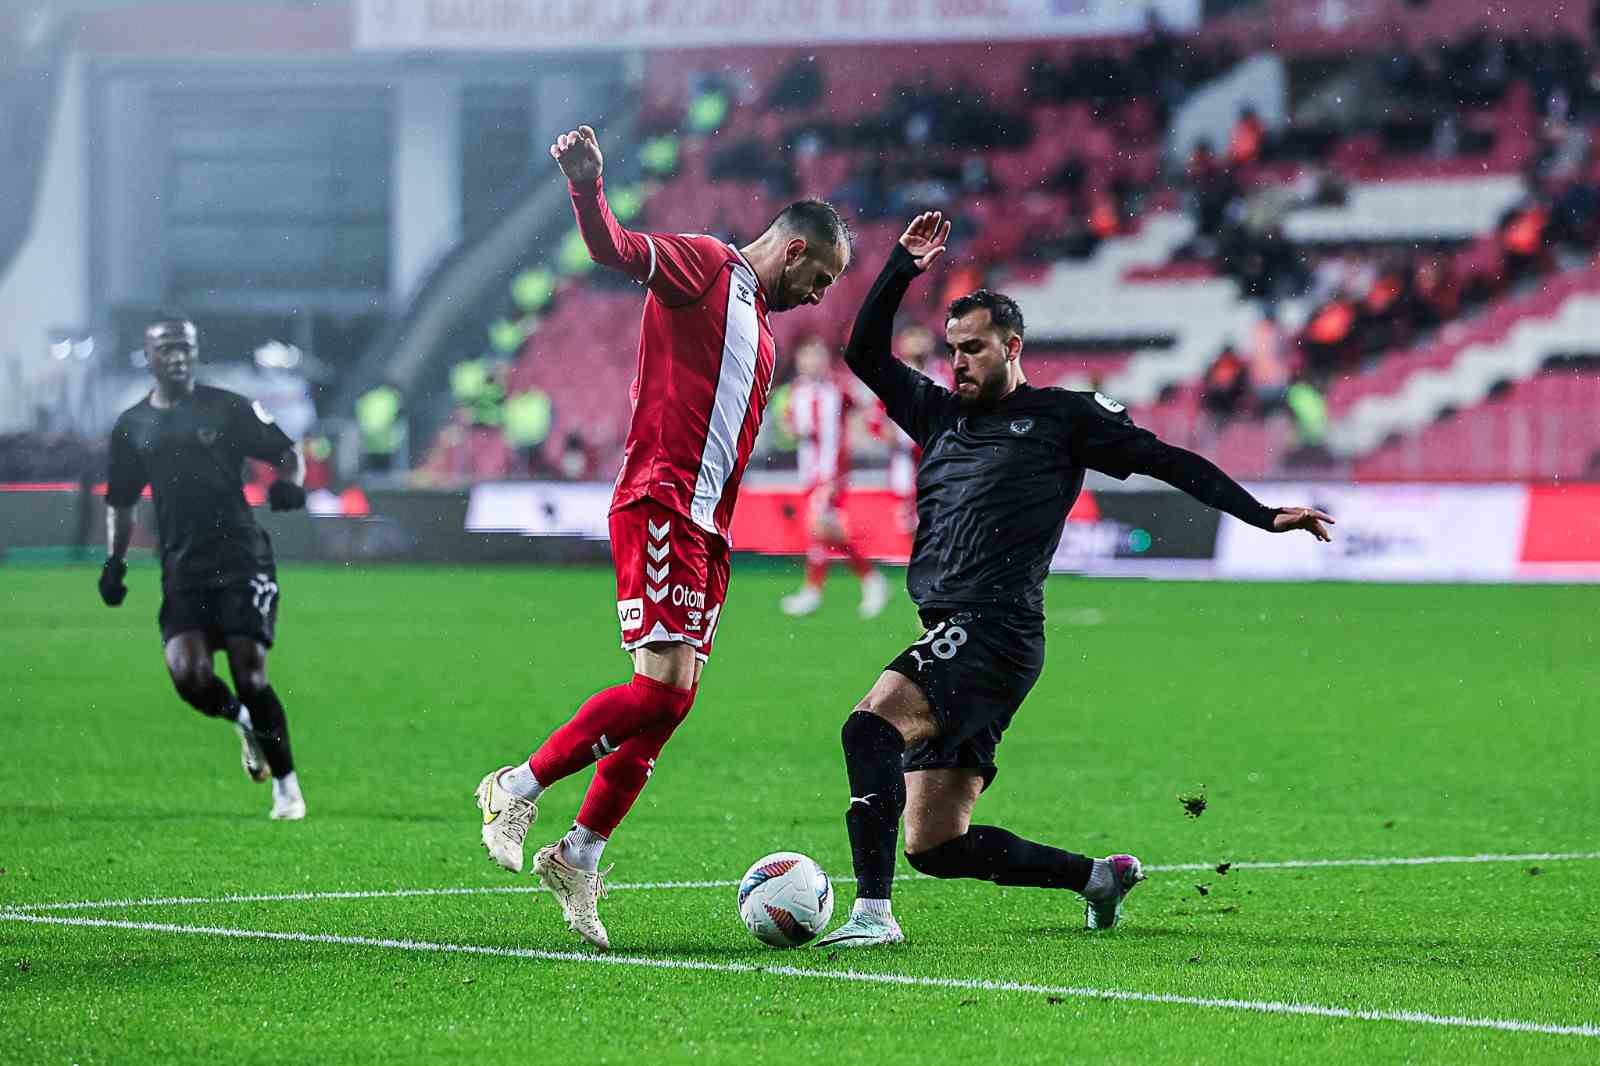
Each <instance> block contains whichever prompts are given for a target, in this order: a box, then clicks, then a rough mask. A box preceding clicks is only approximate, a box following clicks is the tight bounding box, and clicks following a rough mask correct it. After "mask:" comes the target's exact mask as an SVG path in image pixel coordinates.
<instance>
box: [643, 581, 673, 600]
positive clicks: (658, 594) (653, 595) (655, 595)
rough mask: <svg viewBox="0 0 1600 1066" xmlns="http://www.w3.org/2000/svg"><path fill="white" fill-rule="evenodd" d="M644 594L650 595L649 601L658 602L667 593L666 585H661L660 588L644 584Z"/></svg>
mask: <svg viewBox="0 0 1600 1066" xmlns="http://www.w3.org/2000/svg"><path fill="white" fill-rule="evenodd" d="M644 594H645V595H646V596H649V597H650V602H651V603H660V602H661V601H662V599H664V598H665V597H666V595H667V586H665V585H662V586H661V587H660V588H654V589H653V588H651V587H650V586H649V585H646V586H645V587H644Z"/></svg>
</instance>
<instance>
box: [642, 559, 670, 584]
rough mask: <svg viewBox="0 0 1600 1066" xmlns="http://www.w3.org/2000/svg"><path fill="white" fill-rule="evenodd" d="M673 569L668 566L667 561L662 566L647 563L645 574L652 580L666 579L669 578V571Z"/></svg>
mask: <svg viewBox="0 0 1600 1066" xmlns="http://www.w3.org/2000/svg"><path fill="white" fill-rule="evenodd" d="M671 569H672V567H670V566H668V565H667V564H666V563H662V564H661V565H660V566H651V565H650V564H649V563H646V564H645V568H644V576H645V577H647V578H649V579H650V580H651V581H665V580H666V579H667V571H668V570H671Z"/></svg>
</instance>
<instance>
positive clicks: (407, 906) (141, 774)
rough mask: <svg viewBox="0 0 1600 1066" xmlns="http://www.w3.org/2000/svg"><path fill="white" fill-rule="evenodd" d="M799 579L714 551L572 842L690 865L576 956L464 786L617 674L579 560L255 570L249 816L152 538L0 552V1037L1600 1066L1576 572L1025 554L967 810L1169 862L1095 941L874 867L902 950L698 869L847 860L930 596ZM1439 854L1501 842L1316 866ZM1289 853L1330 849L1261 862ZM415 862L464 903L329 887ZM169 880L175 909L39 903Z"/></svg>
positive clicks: (348, 1054) (1583, 620)
mask: <svg viewBox="0 0 1600 1066" xmlns="http://www.w3.org/2000/svg"><path fill="white" fill-rule="evenodd" d="M797 573H798V571H797V570H790V569H788V568H786V567H771V566H768V567H763V566H760V565H755V566H752V565H750V564H749V563H748V562H746V563H744V564H743V565H742V566H741V565H738V564H736V573H735V577H734V582H733V589H732V594H733V597H732V601H731V603H730V606H729V608H728V610H727V611H726V613H725V615H724V619H723V622H722V628H721V632H720V633H719V636H718V642H717V649H716V657H715V659H714V660H713V661H712V663H711V665H710V667H709V669H708V670H707V673H706V676H705V679H704V682H703V685H702V694H701V697H700V700H699V703H698V705H697V706H696V708H695V710H694V712H693V714H692V716H691V718H690V720H689V721H688V723H687V724H686V725H685V726H684V728H683V729H682V730H681V731H680V732H679V734H678V736H677V737H676V738H675V739H674V740H673V742H672V743H671V745H669V747H668V748H667V751H666V753H665V755H664V757H663V758H662V760H661V763H660V766H659V767H658V769H657V771H656V774H655V777H654V779H653V780H652V781H651V783H650V785H649V787H648V788H647V789H646V791H645V794H644V796H643V797H642V799H641V800H640V802H639V805H638V806H637V807H636V808H635V810H634V812H633V814H632V816H631V818H630V819H629V820H628V821H627V822H626V823H625V824H624V826H623V828H622V829H621V830H620V831H619V832H618V834H617V836H616V837H615V839H614V840H613V842H612V845H611V847H610V849H609V850H608V853H607V860H608V861H612V862H615V864H616V867H615V870H614V872H613V873H612V875H611V879H612V881H613V882H615V883H617V884H618V885H635V886H637V885H640V884H641V883H656V882H672V881H713V882H719V884H718V885H716V886H712V887H699V888H696V887H654V888H647V887H619V888H618V889H616V890H615V891H613V893H612V895H611V897H610V898H609V899H608V900H606V901H605V902H604V903H603V904H602V907H603V911H602V913H603V915H604V917H605V919H606V922H607V924H608V926H609V928H610V931H611V936H612V940H613V944H614V945H615V950H614V952H613V955H612V956H611V957H610V958H609V961H598V960H596V959H595V958H594V957H592V956H590V955H588V954H587V953H586V952H583V951H581V950H580V946H579V945H578V943H577V942H576V940H575V939H574V938H573V937H572V936H571V935H570V934H568V933H567V932H566V930H565V929H564V928H563V927H562V924H561V922H560V920H559V910H558V908H557V907H556V905H555V903H554V901H553V900H551V899H550V898H549V897H548V896H545V895H543V894H542V893H536V892H533V891H530V890H529V889H530V886H531V884H532V881H531V879H529V878H526V877H524V878H516V877H513V876H512V875H510V874H506V873H503V872H501V871H499V870H498V869H496V868H494V867H492V866H491V865H490V864H489V863H488V861H487V860H486V859H485V857H484V855H483V852H482V850H481V849H480V847H479V845H478V841H477V826H476V819H477V812H476V810H475V808H474V807H473V804H472V798H471V792H472V788H473V786H474V785H475V784H476V782H477V780H478V778H479V776H480V775H481V774H482V773H484V772H485V771H486V770H488V769H491V768H493V767H494V766H497V765H500V764H502V763H506V762H509V761H512V760H514V759H516V758H519V757H522V756H524V755H526V753H527V752H528V751H529V750H530V749H531V748H532V746H534V745H535V744H537V743H538V742H539V741H540V740H542V739H543V737H544V736H545V735H546V733H547V732H548V731H549V730H550V729H551V728H552V727H553V726H555V725H556V724H557V723H558V722H560V721H561V720H562V719H564V718H565V717H566V716H567V715H568V714H569V713H570V711H571V710H572V708H573V707H574V706H575V705H576V704H577V703H578V702H579V701H580V700H582V699H583V698H584V697H585V696H587V695H588V694H589V693H590V692H592V691H593V690H595V689H596V688H599V687H602V686H605V685H609V684H612V683H615V682H616V681H617V680H618V679H620V678H622V677H623V676H625V672H626V661H625V659H624V658H623V657H622V655H621V654H620V653H619V652H618V651H617V650H616V630H615V627H616V619H615V612H614V610H613V604H612V601H613V594H612V584H611V577H610V575H609V573H606V572H603V571H599V570H569V571H545V570H534V569H527V570H519V569H481V570H472V571H455V570H443V569H439V570H428V569H374V570H357V569H339V568H326V569H319V568H306V567H297V566H291V567H286V568H285V569H284V570H283V572H282V573H281V575H280V577H281V582H282V586H283V603H282V613H281V617H280V639H279V644H278V647H277V649H276V651H275V652H274V655H273V659H272V675H273V679H274V681H275V683H276V685H277V688H278V691H279V693H280V694H281V695H282V697H283V699H284V703H285V705H286V706H287V708H288V710H289V714H290V718H291V722H292V725H293V731H294V740H295V747H296V751H297V755H298V758H299V761H300V768H301V778H302V781H303V784H304V787H305V792H306V797H307V801H308V804H309V808H310V816H309V818H308V819H307V820H306V821H305V822H304V823H300V824H274V823H270V822H269V821H268V820H267V818H266V810H267V807H268V796H267V792H266V789H265V787H264V786H256V785H251V784H250V783H249V782H248V781H246V779H245V778H244V776H243V774H242V773H241V772H240V770H239V767H238V762H237V745H236V742H235V741H234V738H233V734H232V732H231V730H229V729H227V728H226V727H225V726H222V725H220V724H218V723H215V722H211V721H207V720H204V719H202V718H200V717H199V716H198V715H196V714H195V713H194V712H192V711H190V710H188V709H187V708H185V707H184V706H183V705H182V704H180V703H179V702H178V700H177V699H176V697H175V696H174V695H173V694H172V693H171V691H170V689H169V686H168V683H167V681H166V677H165V674H164V672H163V668H162V664H161V656H160V649H159V643H158V638H157V632H156V628H155V612H156V607H157V602H158V598H159V597H158V592H157V587H156V586H157V581H156V575H155V572H154V570H153V568H151V567H150V566H148V565H146V566H144V567H142V568H136V569H135V571H134V572H133V574H132V575H131V576H130V586H131V588H132V594H131V595H130V597H129V599H128V602H127V603H126V605H124V607H123V608H121V609H120V610H117V611H110V610H107V609H105V608H104V607H102V606H101V605H100V604H99V602H98V600H97V599H96V597H95V592H94V577H95V572H94V571H93V570H92V569H87V568H85V569H72V568H57V569H47V568H41V569H26V568H24V569H8V570H0V677H3V683H0V753H3V758H0V867H3V869H0V1062H4V1063H12V1062H16V1063H74V1062H75V1063H86V1064H87V1063H130V1062H133V1063H138V1062H171V1061H190V1062H200V1061H206V1062H228V1063H244V1062H273V1063H297V1064H298V1063H356V1062H373V1061H380V1060H381V1061H392V1062H433V1063H438V1062H472V1063H475V1064H479V1063H482V1062H484V1061H504V1062H521V1061H533V1062H543V1061H548V1060H550V1059H551V1058H552V1057H554V1058H555V1059H557V1060H559V1061H583V1062H588V1063H639V1062H651V1063H656V1062H680V1061H683V1062H686V1061H689V1060H691V1059H693V1060H696V1061H698V1062H707V1063H746V1062H748V1061H749V1060H750V1059H751V1057H752V1056H753V1055H756V1054H760V1053H762V1052H763V1050H765V1051H769V1052H771V1051H775V1052H778V1053H781V1054H785V1055H790V1056H801V1057H803V1058H805V1059H806V1060H809V1061H814V1062H825V1063H829V1064H833V1063H860V1064H863V1066H884V1064H888V1063H902V1062H904V1063H911V1062H963V1063H965V1062H973V1063H977V1062H983V1063H996V1062H1003V1063H1062V1062H1075V1061H1084V1062H1099V1063H1108V1062H1130V1063H1133V1062H1137V1063H1141V1064H1161V1063H1180V1062H1184V1063H1186V1062H1203V1061H1215V1062H1223V1061H1225V1062H1229V1063H1281V1062H1285V1061H1289V1060H1291V1059H1292V1058H1296V1057H1310V1056H1315V1057H1316V1059H1317V1060H1318V1061H1338V1062H1362V1063H1367V1062H1398V1061H1411V1062H1440V1063H1461V1062H1467V1061H1492V1062H1495V1063H1497V1064H1505V1063H1516V1062H1537V1063H1540V1064H1541V1066H1544V1064H1549V1063H1561V1062H1572V1063H1578V1062H1587V1063H1593V1062H1596V1061H1600V932H1597V930H1600V884H1597V880H1596V875H1597V874H1600V854H1597V852H1596V849H1600V773H1597V767H1600V755H1597V753H1600V713H1597V710H1600V696H1597V693H1600V641H1597V639H1596V630H1597V626H1596V618H1597V610H1596V609H1597V607H1600V592H1597V591H1594V590H1589V589H1583V588H1570V587H1523V588H1498V587H1468V588H1463V587H1425V588H1419V587H1372V586H1349V585H1253V586H1245V585H1209V584H1163V583H1139V582H1108V581H1084V580H1072V579H1053V580H1052V582H1051V585H1050V588H1049V593H1048V599H1049V606H1050V625H1049V640H1050V648H1049V656H1048V663H1047V666H1046V668H1045V673H1044V677H1043V679H1042V680H1041V682H1040V684H1039V686H1038V687H1037V688H1036V689H1035V691H1034V693H1033V696H1032V698H1031V699H1030V700H1029V702H1028V703H1027V704H1026V705H1025V706H1024V708H1023V710H1022V712H1021V713H1020V714H1019V715H1018V717H1017V721H1016V723H1015V725H1014V726H1013V728H1012V731H1011V732H1010V733H1009V734H1008V736H1007V738H1006V741H1005V743H1004V744H1003V745H1002V747H1001V750H1000V764H1001V773H1000V777H999V779H998V781H997V782H996V784H995V786H994V788H993V789H991V790H990V792H989V793H988V795H986V796H985V798H984V799H983V801H982V802H981V803H980V805H979V808H978V811H979V814H978V817H979V819H980V820H982V821H985V822H990V823H994V824H999V825H1004V826H1007V827H1008V828H1011V829H1013V830H1014V831H1016V832H1019V833H1022V834H1024V835H1028V836H1032V837H1035V838H1039V839H1044V840H1048V841H1050V842H1053V843H1057V844H1060V845H1062V846H1066V847H1070V848H1073V849H1075V850H1081V851H1086V852H1090V853H1093V854H1105V853H1107V852H1110V851H1114V850H1130V851H1133V852H1135V853H1137V854H1139V855H1140V856H1141V857H1143V858H1144V860H1145V861H1146V863H1147V864H1151V865H1153V866H1156V867H1165V868H1166V869H1163V870H1161V871H1160V872H1157V873H1155V874H1153V875H1152V877H1151V880H1150V881H1149V882H1148V883H1147V884H1145V885H1144V886H1142V887H1141V888H1139V889H1138V890H1137V891H1136V892H1135V893H1134V894H1133V895H1132V896H1131V897H1130V900H1129V903H1128V907H1127V911H1126V915H1125V921H1124V924H1123V926H1122V927H1120V928H1119V929H1117V930H1115V931H1112V932H1110V933H1108V934H1090V933H1086V932H1085V931H1084V930H1083V929H1082V928H1081V924H1082V913H1081V906H1080V905H1079V903H1078V902H1077V897H1075V896H1072V895H1070V894H1064V893H1050V892H1043V891H1026V890H1018V889H997V888H995V887H994V886H991V885H987V884H981V883H977V882H970V881H969V882H940V881H933V880H928V879H918V878H911V877H909V874H910V871H909V869H907V868H905V867H904V865H903V864H902V872H903V874H904V875H907V876H906V877H905V879H903V880H902V881H901V883H900V884H899V887H898V889H897V892H896V897H895V903H896V913H897V914H898V915H899V917H900V920H901V922H902V924H903V925H904V927H905V929H906V931H907V933H908V935H909V937H910V942H909V943H908V944H906V945H904V946H903V947H901V948H898V949H893V950H887V951H881V952H877V953H856V954H852V953H842V954H839V955H837V956H834V955H828V954H825V953H823V952H816V951H808V950H804V949H802V950H798V951H789V952H776V951H773V950H771V949H768V948H764V947H762V946H761V945H759V944H757V943H756V942H755V941H754V940H753V939H751V938H750V937H749V936H748V935H747V934H746V933H745V931H744V930H743V928H742V927H741V926H740V924H739V922H738V920H737V916H736V914H735V908H734V904H733V890H732V888H731V887H729V886H728V885H727V884H726V882H731V881H732V880H734V879H736V878H737V877H738V876H739V875H740V874H741V873H742V872H743V871H744V869H745V867H746V866H747V865H748V864H749V863H750V862H752V861H753V860H754V859H755V858H757V857H758V856H760V855H762V854H765V853H766V852H769V851H773V850H779V849H794V850H799V851H804V852H807V853H809V854H811V855H812V856H814V857H816V858H817V859H818V860H819V861H820V862H821V863H822V865H823V866H824V868H825V869H827V870H828V871H829V872H830V873H832V874H834V875H835V876H836V877H838V876H840V875H847V874H848V873H849V869H848V866H849V851H848V847H847V845H846V841H845V836H844V827H843V819H842V817H841V815H842V813H843V809H844V805H845V804H844V801H845V798H846V791H845V783H844V773H843V767H842V763H841V759H840V754H839V746H838V726H839V724H840V722H841V721H842V719H843V716H844V715H845V714H846V713H847V712H848V711H849V710H850V708H851V707H852V706H854V701H855V700H856V699H857V698H858V697H859V696H860V695H861V694H862V693H863V692H865V691H866V689H867V687H868V686H869V685H870V684H871V682H872V680H873V678H874V677H875V676H876V675H877V672H878V670H879V669H880V668H881V666H882V664H883V663H885V662H887V661H888V660H889V659H890V658H891V657H892V656H893V655H894V654H895V653H896V652H897V651H898V650H899V649H900V648H901V647H902V646H903V645H904V644H905V643H907V642H908V641H909V640H911V639H914V638H915V636H916V634H917V629H916V625H915V622H914V619H913V616H912V613H911V611H910V608H909V604H908V603H907V601H906V600H905V599H904V596H903V594H902V595H901V596H900V598H898V599H897V600H896V601H895V603H894V604H893V606H892V607H891V609H890V611H889V612H888V613H887V614H886V615H885V616H884V617H883V618H882V619H880V620H878V621H876V622H872V623H862V622H859V621H857V620H856V618H855V615H854V610H853V608H854V602H853V600H854V589H853V588H852V587H851V582H850V581H849V580H848V579H847V578H844V577H839V576H836V577H835V579H834V583H833V584H832V585H830V589H829V592H830V596H831V599H830V601H829V603H828V605H827V606H826V607H825V608H824V609H823V611H822V612H821V613H819V614H818V615H816V616H814V617H811V618H807V619H802V620H791V619H787V618H785V617H784V616H782V615H781V614H780V613H779V611H778V610H777V600H778V598H779V596H780V595H781V594H782V593H783V592H785V591H787V590H788V589H789V588H790V587H791V585H792V583H793V582H794V580H795V578H796V575H797ZM586 779H587V775H583V776H580V777H579V778H576V779H573V780H571V781H568V782H566V783H564V784H562V785H560V786H558V787H557V788H556V789H554V790H553V791H552V792H551V793H550V794H549V795H548V796H547V797H546V799H545V801H544V803H543V805H542V807H543V817H542V820H541V822H540V823H539V824H538V825H536V826H534V827H533V830H532V832H531V834H530V844H537V843H542V842H544V841H545V840H546V839H549V838H553V837H554V836H555V835H557V834H559V833H560V832H561V831H562V830H564V829H565V828H566V826H567V824H568V819H570V817H571V816H572V814H573V812H574V810H575V809H576V806H577V803H578V799H579V796H580V794H581V791H582V787H583V784H584V782H585V781H586ZM1202 787H1203V789H1204V791H1205V793H1206V795H1207V797H1208V800H1209V806H1208V808H1207V809H1206V811H1205V812H1204V814H1203V815H1202V816H1201V817H1199V818H1190V817H1186V816H1185V813H1184V810H1183V808H1182V806H1181V805H1180V803H1179V802H1178V799H1177V797H1178V795H1179V794H1180V793H1185V792H1192V791H1196V790H1199V789H1201V788H1202ZM1546 853H1548V854H1547V855H1546V857H1527V856H1535V855H1541V854H1546ZM1433 856H1486V857H1492V856H1509V857H1510V858H1499V859H1493V860H1492V861H1490V860H1479V861H1471V862H1445V863H1437V864H1411V865H1407V864H1383V865H1356V864H1351V863H1348V862H1346V861H1345V860H1352V859H1363V858H1366V859H1403V858H1421V857H1433ZM1519 856H1521V857H1519ZM1302 860H1331V861H1332V862H1331V864H1329V865H1322V866H1307V865H1282V866H1251V865H1250V864H1251V863H1286V862H1300V861H1302ZM1225 862H1226V863H1235V864H1239V865H1236V866H1233V867H1232V868H1231V869H1229V870H1228V871H1227V872H1226V873H1223V872H1220V871H1218V870H1216V869H1214V868H1213V867H1214V866H1215V865H1216V864H1221V863H1225ZM1185 866H1189V867H1197V868H1180V869H1172V867H1185ZM415 889H469V890H474V891H470V892H460V893H454V894H432V895H421V894H393V895H377V896H366V897H354V898H338V897H328V896H326V895H318V894H322V893H329V892H338V891H350V892H361V891H387V892H402V891H406V890H415ZM497 890H498V891H497ZM293 894H303V895H304V896H305V897H308V898H299V899H274V900H237V899H233V900H229V899H225V898H224V899H219V898H218V897H227V896H230V895H245V896H258V895H293ZM840 896H841V899H840V904H841V913H842V908H843V907H846V906H848V902H849V899H850V898H851V891H850V886H849V885H848V884H845V883H842V882H841V884H840ZM157 897H192V898H195V899H198V900H199V902H186V903H170V902H169V903H164V904H163V903H150V902H137V903H130V902H121V903H117V902H102V903H99V904H97V905H93V906H83V907H71V908H59V907H57V908H51V907H42V906H40V905H41V904H48V903H52V902H54V903H63V902H79V901H106V900H111V901H116V900H124V901H127V900H137V901H148V900H150V899H153V898H157ZM24 919H27V920H24ZM66 922H73V923H82V922H87V923H90V924H63V923H66ZM95 923H113V924H95ZM115 923H122V924H115ZM319 938H320V939H319ZM786 968H792V971H791V970H789V969H786ZM793 971H804V972H793ZM1492 1022H1502V1023H1506V1027H1502V1028H1491V1027H1487V1026H1488V1025H1489V1023H1492ZM1519 1026H1520V1028H1519ZM1551 1029H1553V1030H1556V1031H1549V1030H1551Z"/></svg>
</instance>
